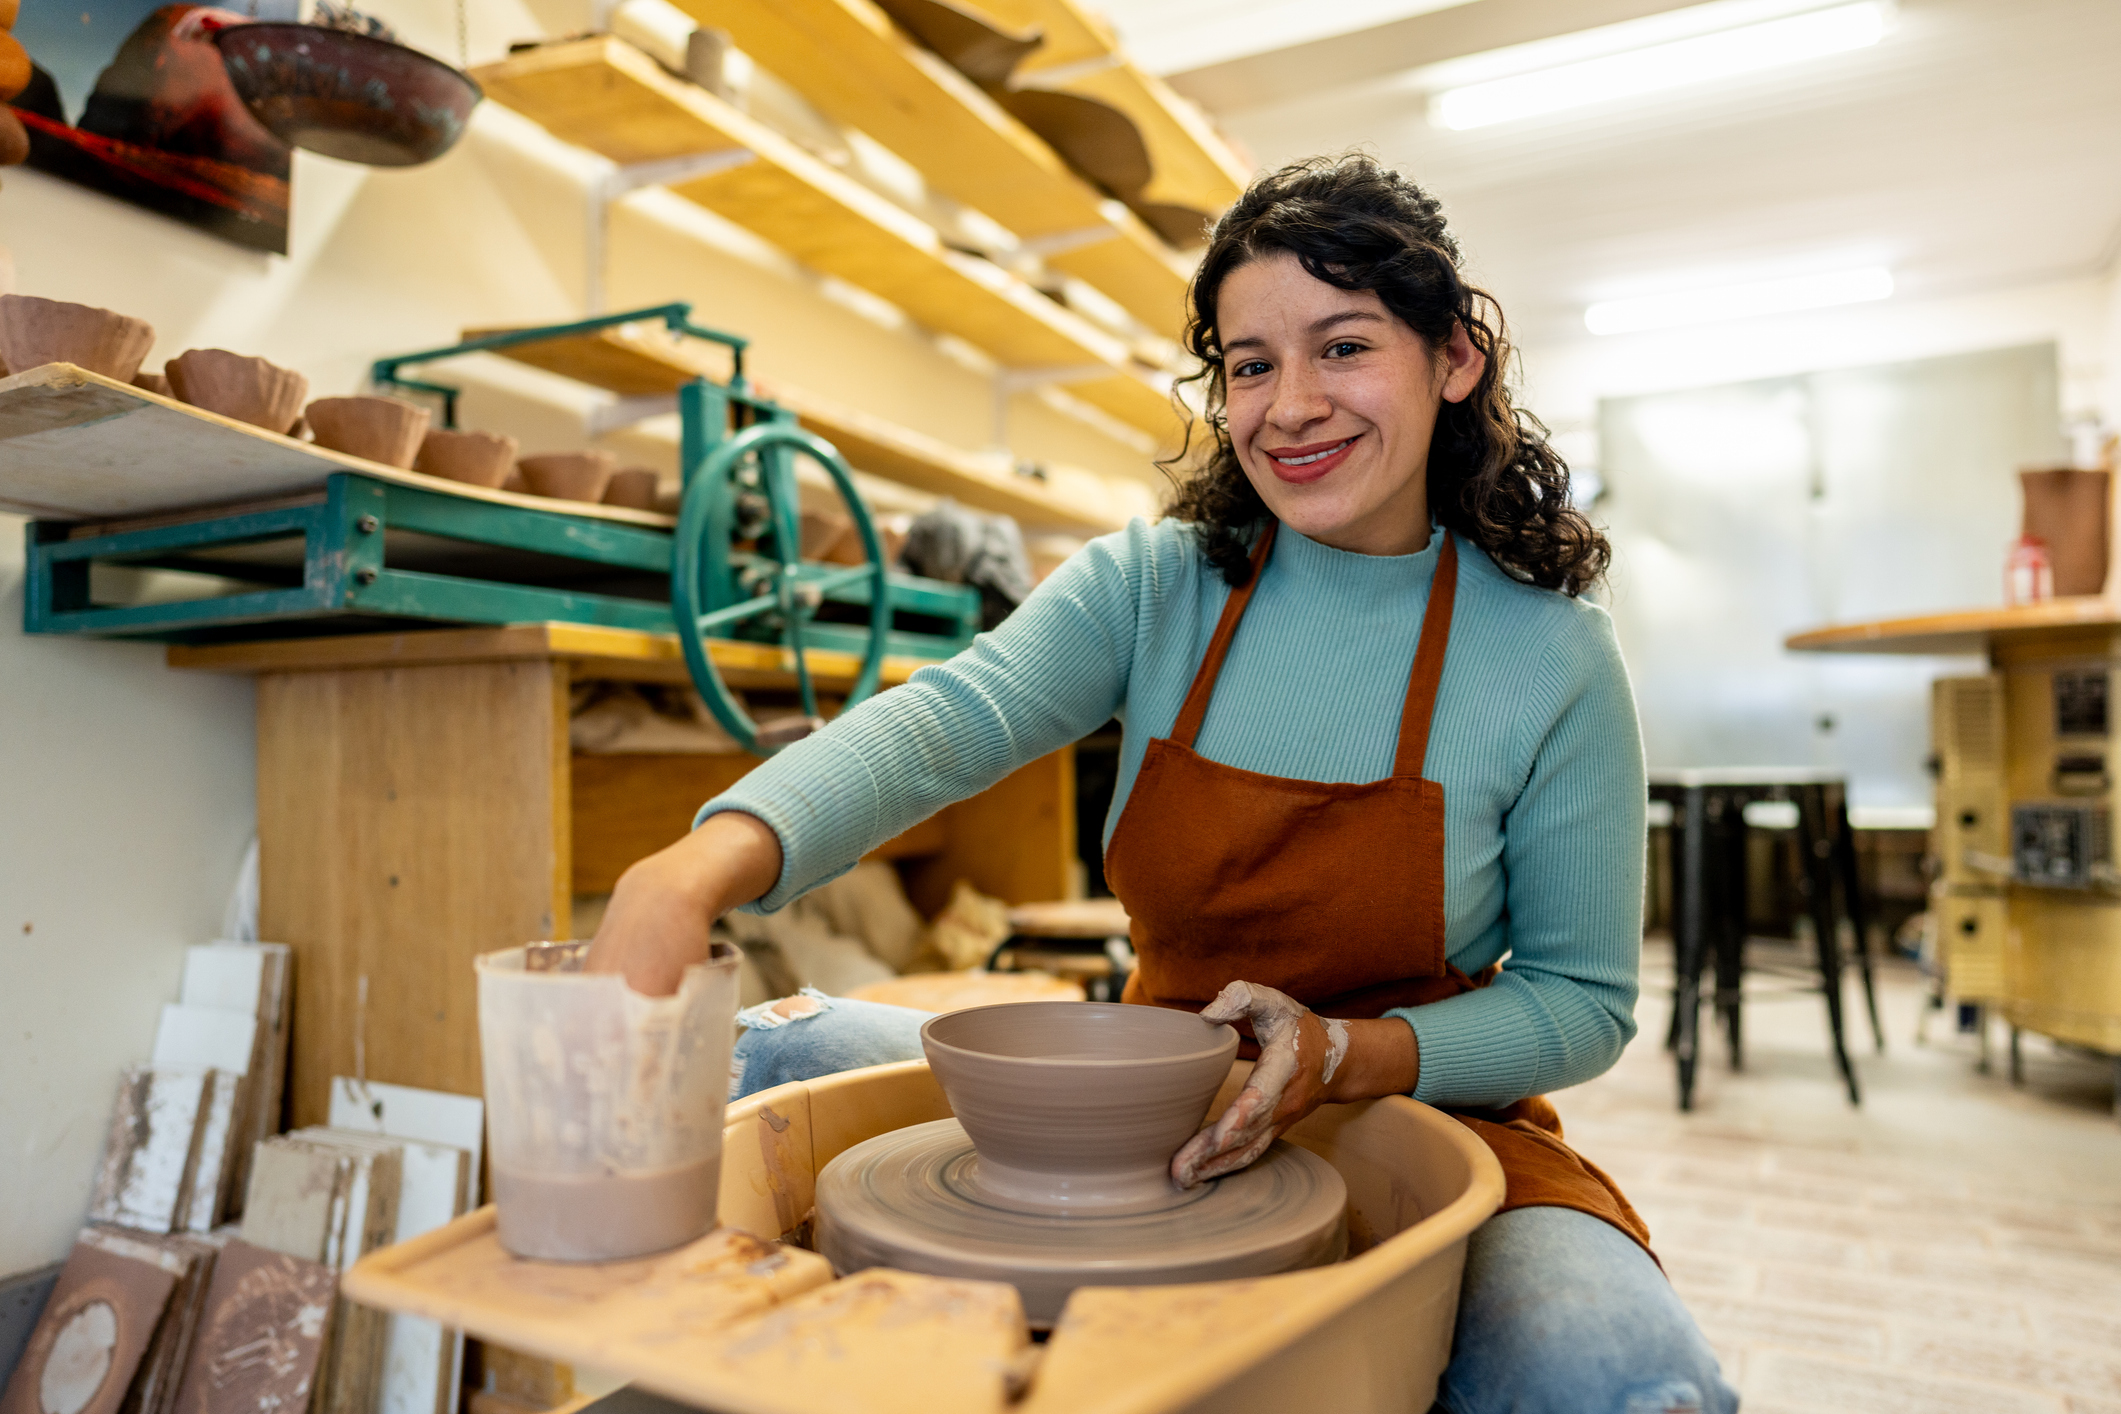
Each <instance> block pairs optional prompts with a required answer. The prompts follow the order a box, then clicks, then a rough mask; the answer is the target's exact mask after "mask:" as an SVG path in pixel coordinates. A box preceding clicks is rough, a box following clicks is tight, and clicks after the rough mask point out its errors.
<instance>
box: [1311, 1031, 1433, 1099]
mask: <svg viewBox="0 0 2121 1414" xmlns="http://www.w3.org/2000/svg"><path fill="white" fill-rule="evenodd" d="M1347 1027H1348V1053H1347V1055H1346V1056H1344V1057H1342V1058H1341V1062H1340V1067H1339V1069H1337V1070H1335V1071H1334V1072H1333V1079H1332V1080H1331V1082H1329V1083H1328V1084H1327V1086H1326V1098H1327V1099H1328V1100H1331V1101H1334V1102H1335V1103H1337V1104H1347V1103H1350V1102H1352V1101H1355V1100H1374V1099H1376V1098H1377V1097H1378V1096H1380V1095H1411V1094H1413V1093H1414V1086H1415V1083H1416V1082H1417V1081H1419V1080H1420V1079H1421V1048H1420V1047H1419V1046H1417V1045H1416V1044H1415V1041H1414V1028H1413V1027H1411V1026H1409V1025H1407V1023H1406V1022H1404V1021H1402V1020H1400V1019H1399V1018H1398V1017H1396V1016H1386V1017H1380V1018H1378V1019H1377V1020H1375V1021H1350V1022H1348V1023H1347Z"/></svg>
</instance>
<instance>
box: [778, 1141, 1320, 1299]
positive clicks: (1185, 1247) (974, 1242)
mask: <svg viewBox="0 0 2121 1414" xmlns="http://www.w3.org/2000/svg"><path fill="white" fill-rule="evenodd" d="M978 1162H979V1157H978V1155H977V1154H976V1153H975V1152H974V1151H973V1148H972V1141H971V1140H970V1139H969V1138H967V1137H966V1135H965V1130H964V1127H963V1126H962V1125H960V1124H959V1123H958V1122H957V1121H956V1120H954V1119H941V1120H936V1121H934V1122H932V1123H929V1124H916V1125H913V1126H911V1127H909V1128H906V1129H897V1130H893V1131H892V1132H891V1133H889V1134H880V1135H878V1136H877V1137H876V1138H874V1139H870V1140H866V1141H864V1142H863V1143H860V1144H857V1145H855V1146H854V1147H853V1148H852V1149H849V1150H847V1152H845V1153H843V1154H841V1155H840V1156H839V1157H838V1158H836V1159H834V1160H833V1161H832V1162H831V1163H829V1164H827V1165H825V1169H824V1172H822V1173H820V1174H819V1175H818V1178H817V1249H818V1251H819V1252H820V1253H822V1254H823V1255H824V1256H825V1258H826V1259H827V1260H829V1261H830V1262H831V1263H832V1265H833V1267H834V1269H835V1270H837V1271H839V1272H840V1273H841V1274H842V1275H845V1274H847V1273H850V1272H856V1271H860V1270H861V1269H863V1268H864V1267H896V1268H898V1269H900V1270H902V1271H909V1272H926V1273H928V1274H930V1275H933V1276H949V1277H967V1278H971V1279H974V1280H979V1281H1005V1282H1009V1283H1011V1284H1013V1285H1014V1286H1015V1287H1016V1288H1017V1290H1018V1291H1019V1292H1021V1293H1022V1295H1023V1299H1024V1314H1025V1315H1026V1316H1027V1317H1028V1318H1029V1319H1030V1320H1031V1322H1032V1324H1034V1325H1051V1324H1052V1323H1053V1322H1054V1321H1056V1320H1058V1319H1059V1317H1060V1310H1061V1307H1062V1305H1063V1304H1065V1303H1066V1301H1067V1299H1068V1293H1069V1292H1071V1291H1073V1290H1074V1289H1075V1288H1076V1287H1078V1286H1167V1285H1172V1284H1175V1283H1179V1282H1196V1281H1223V1280H1228V1279H1230V1278H1233V1277H1256V1276H1269V1275H1272V1274H1273V1273H1275V1272H1288V1271H1295V1270H1297V1269H1299V1268H1302V1267H1316V1266H1323V1265H1324V1264H1326V1263H1328V1262H1337V1261H1339V1260H1340V1259H1341V1258H1342V1257H1344V1256H1346V1255H1347V1247H1348V1226H1347V1205H1348V1190H1347V1185H1346V1184H1344V1183H1343V1182H1342V1181H1341V1177H1340V1173H1339V1172H1338V1171H1337V1170H1336V1169H1335V1168H1334V1167H1333V1166H1332V1165H1331V1164H1329V1163H1327V1162H1326V1161H1325V1160H1324V1159H1321V1158H1319V1157H1318V1156H1317V1155H1316V1154H1313V1153H1311V1152H1310V1151H1308V1150H1305V1149H1299V1148H1297V1147H1296V1146H1295V1145H1293V1144H1288V1143H1284V1142H1281V1141H1276V1143H1275V1145H1274V1147H1273V1148H1271V1149H1269V1150H1268V1151H1267V1153H1266V1156H1265V1157H1264V1158H1262V1159H1260V1160H1259V1161H1258V1162H1257V1163H1255V1164H1253V1165H1252V1166H1251V1167H1250V1168H1248V1169H1244V1170H1242V1171H1240V1172H1238V1173H1234V1174H1231V1175H1230V1176H1229V1177H1227V1178H1219V1179H1216V1180H1214V1181H1212V1182H1210V1183H1205V1184H1202V1185H1201V1186H1200V1187H1199V1188H1196V1189H1193V1190H1191V1191H1190V1192H1187V1193H1184V1194H1176V1195H1174V1200H1175V1201H1174V1202H1173V1204H1172V1205H1171V1206H1169V1207H1165V1208H1161V1209H1159V1210H1157V1211H1155V1212H1148V1213H1123V1214H1117V1215H1111V1216H1104V1215H1099V1214H1095V1213H1068V1214H1051V1213H1024V1212H1015V1211H1011V1210H1010V1209H1007V1208H1002V1207H997V1206H995V1205H994V1204H993V1203H992V1202H991V1201H990V1200H988V1199H987V1198H985V1197H984V1196H983V1195H981V1194H980V1193H979V1191H978V1189H977V1188H975V1187H974V1186H973V1184H972V1183H971V1181H970V1171H971V1167H972V1165H974V1164H976V1163H978Z"/></svg>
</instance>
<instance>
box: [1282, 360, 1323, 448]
mask: <svg viewBox="0 0 2121 1414" xmlns="http://www.w3.org/2000/svg"><path fill="white" fill-rule="evenodd" d="M1332 415H1333V400H1332V399H1331V398H1329V397H1327V396H1326V390H1325V385H1324V383H1322V382H1321V381H1320V380H1319V377H1318V373H1317V371H1316V370H1315V369H1313V368H1311V367H1310V366H1309V364H1308V363H1307V362H1305V361H1304V360H1301V359H1295V360H1291V366H1289V367H1287V368H1285V369H1284V370H1283V371H1282V374H1281V376H1280V377H1279V378H1277V379H1276V380H1275V382H1274V401H1273V403H1272V404H1270V405H1269V406H1268V408H1267V423H1268V425H1269V426H1271V427H1272V428H1273V429H1274V430H1275V431H1277V432H1281V433H1285V434H1286V433H1295V432H1299V431H1301V430H1302V429H1304V428H1306V427H1308V426H1310V425H1311V424H1312V423H1314V422H1323V421H1324V420H1325V419H1327V418H1329V417H1331V416H1332Z"/></svg>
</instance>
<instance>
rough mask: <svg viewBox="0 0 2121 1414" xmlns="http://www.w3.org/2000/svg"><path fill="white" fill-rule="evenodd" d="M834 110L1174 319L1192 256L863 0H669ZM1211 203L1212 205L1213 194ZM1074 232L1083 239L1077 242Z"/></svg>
mask: <svg viewBox="0 0 2121 1414" xmlns="http://www.w3.org/2000/svg"><path fill="white" fill-rule="evenodd" d="M677 6H678V8H679V9H680V10H683V11H684V12H685V13H687V14H688V15H690V16H691V17H692V18H694V19H696V20H698V21H699V22H700V23H701V24H703V25H708V26H711V27H713V28H716V29H721V30H726V31H728V33H729V34H730V36H731V38H733V39H734V40H735V41H736V45H737V47H738V48H739V49H742V50H743V51H744V52H745V53H746V54H748V55H750V56H751V57H752V58H753V59H756V60H757V61H758V62H759V63H760V64H762V65H764V66H765V67H766V68H767V69H769V70H771V71H772V72H773V73H774V74H775V75H776V76H777V77H779V78H780V79H781V80H782V81H784V82H786V83H789V84H792V85H794V86H795V87H796V88H797V89H798V90H799V91H800V92H801V93H802V94H803V96H804V97H805V98H807V99H809V100H810V102H812V103H813V104H815V105H816V106H817V107H818V109H819V110H820V111H821V112H823V113H824V114H825V115H826V116H827V117H829V118H831V119H833V120H834V121H835V122H838V123H842V124H845V125H846V126H848V127H850V128H858V129H860V130H861V131H862V132H864V133H867V134H868V135H869V136H870V137H873V138H875V139H876V140H877V141H878V142H880V143H882V144H883V145H884V146H886V147H888V148H890V149H891V150H892V151H893V152H895V153H897V154H898V155H899V156H900V157H902V158H904V159H905V160H906V161H907V162H910V163H911V164H913V166H914V167H916V168H917V169H919V171H920V173H921V175H922V176H923V177H924V178H926V179H927V181H928V184H929V185H930V186H931V187H932V188H934V189H935V190H936V191H939V192H941V193H943V194H944V195H946V196H948V197H950V198H951V199H953V200H955V201H959V202H962V203H963V204H964V205H966V206H970V207H972V208H974V209H975V210H978V211H981V212H983V213H985V214H986V215H988V216H990V217H992V218H993V219H994V220H996V221H998V222H1000V223H1001V224H1002V225H1004V226H1006V227H1008V228H1009V229H1010V230H1011V231H1013V232H1015V233H1016V234H1017V235H1018V236H1020V237H1023V238H1024V239H1026V240H1028V241H1030V242H1031V243H1032V245H1033V248H1034V249H1036V248H1038V246H1039V245H1040V244H1041V243H1047V244H1050V245H1051V246H1052V249H1051V251H1050V252H1049V253H1045V254H1043V256H1042V258H1043V259H1044V260H1045V262H1046V264H1047V265H1049V266H1051V267H1053V268H1054V269H1056V270H1060V271H1063V272H1065V273H1067V274H1070V275H1074V276H1076V277H1078V278H1079V279H1082V280H1084V281H1086V282H1088V283H1089V284H1091V285H1094V286H1096V287H1097V288H1098V289H1099V290H1102V291H1103V292H1104V293H1105V294H1107V295H1109V296H1110V297H1111V298H1112V299H1113V300H1115V301H1117V302H1118V303H1119V304H1120V305H1121V306H1122V307H1123V308H1125V309H1126V310H1127V312H1128V313H1130V314H1132V315H1133V316H1134V317H1135V318H1137V319H1139V320H1141V321H1142V323H1143V324H1145V325H1147V326H1148V327H1149V328H1151V329H1153V330H1155V331H1156V332H1157V333H1158V334H1161V335H1163V336H1164V337H1166V338H1171V339H1175V338H1177V337H1178V336H1179V334H1180V332H1181V331H1182V329H1183V327H1184V323H1185V293H1186V281H1187V279H1188V277H1189V276H1190V274H1191V270H1192V265H1191V262H1190V261H1188V260H1186V259H1184V258H1183V257H1181V256H1179V255H1178V253H1177V252H1175V251H1173V250H1172V249H1171V248H1170V247H1169V246H1168V245H1166V244H1165V243H1164V241H1163V240H1162V239H1161V238H1160V237H1159V236H1158V235H1157V234H1156V232H1155V231H1153V230H1151V229H1150V228H1149V226H1148V225H1147V224H1146V223H1144V222H1143V221H1142V220H1141V218H1140V217H1138V216H1136V215H1135V214H1134V213H1133V212H1131V211H1129V210H1128V209H1127V208H1126V206H1125V205H1123V204H1122V203H1120V202H1116V201H1113V200H1111V199H1110V198H1108V197H1105V196H1103V195H1102V194H1101V193H1099V192H1098V191H1097V190H1095V189H1094V188H1093V187H1092V186H1091V185H1090V184H1089V183H1088V182H1085V181H1084V180H1083V179H1082V178H1081V177H1079V176H1077V175H1076V174H1075V173H1074V172H1072V171H1071V170H1069V167H1068V164H1067V163H1066V162H1065V161H1064V160H1063V159H1062V158H1061V156H1060V154H1059V153H1057V152H1055V151H1054V150H1053V149H1052V147H1051V146H1049V145H1048V144H1047V143H1046V141H1045V140H1044V139H1043V138H1041V137H1039V136H1038V134H1036V133H1034V132H1032V131H1031V130H1030V129H1029V128H1028V127H1026V126H1025V125H1024V124H1023V123H1021V122H1019V121H1018V120H1017V119H1016V118H1015V117H1013V116H1012V115H1011V114H1010V113H1008V112H1007V111H1006V110H1005V109H1004V108H1003V107H1002V106H1001V105H1000V104H998V103H996V102H995V101H994V100H993V99H992V98H990V97H988V96H987V94H985V93H984V92H982V91H981V90H980V88H979V87H978V86H977V85H976V84H974V83H973V82H972V81H971V80H970V79H968V78H966V77H965V76H964V75H963V74H961V73H959V72H958V71H957V70H956V69H954V68H952V67H951V66H950V65H949V64H948V63H946V62H945V61H944V60H942V59H941V58H939V57H937V56H936V55H935V54H934V53H932V52H930V51H929V50H928V49H926V48H924V47H923V46H922V45H920V44H919V43H918V42H916V41H915V40H913V39H912V38H911V37H909V36H908V35H906V34H905V33H904V32H903V31H901V30H900V29H899V28H898V27H897V26H896V25H894V24H892V22H891V20H890V19H889V17H888V16H886V15H885V13H884V12H883V10H881V9H879V8H878V7H877V6H875V5H874V4H871V3H870V0H677ZM1218 209H1220V208H1218ZM1078 240H1081V241H1083V243H1082V244H1076V243H1075V242H1076V241H1078Z"/></svg>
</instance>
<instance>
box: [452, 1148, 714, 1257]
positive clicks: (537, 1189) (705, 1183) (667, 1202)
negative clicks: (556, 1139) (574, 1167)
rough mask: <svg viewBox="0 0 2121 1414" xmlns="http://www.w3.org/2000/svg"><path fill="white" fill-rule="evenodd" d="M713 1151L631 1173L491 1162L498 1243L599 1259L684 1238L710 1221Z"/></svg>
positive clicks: (533, 1252) (526, 1251)
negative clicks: (547, 1170) (527, 1168)
mask: <svg viewBox="0 0 2121 1414" xmlns="http://www.w3.org/2000/svg"><path fill="white" fill-rule="evenodd" d="M721 1174H722V1156H721V1154H720V1153H719V1152H717V1153H715V1154H714V1155H713V1156H712V1157H710V1158H706V1159H701V1160H699V1161H698V1162H696V1163H690V1164H679V1165H677V1166H675V1167H673V1168H666V1169H648V1170H645V1171H642V1172H637V1173H611V1174H566V1175H554V1174H533V1173H522V1172H518V1171H516V1170H513V1169H509V1168H504V1167H503V1166H502V1165H500V1164H495V1165H494V1166H493V1195H494V1201H495V1202H496V1203H497V1204H498V1205H499V1217H500V1238H501V1245H502V1246H503V1247H506V1248H507V1249H508V1250H509V1251H511V1252H513V1253H515V1254H516V1255H517V1256H518V1257H530V1258H534V1259H537V1260H540V1261H547V1262H604V1261H611V1260H614V1259H617V1258H623V1257H639V1256H645V1255H647V1254H649V1253H651V1252H661V1251H664V1250H666V1249H668V1248H672V1247H676V1246H679V1245H681V1244H683V1243H686V1242H690V1241H692V1240H693V1239H694V1238H696V1237H699V1236H700V1235H701V1234H703V1233H705V1232H706V1231H707V1229H709V1228H711V1227H713V1226H714V1213H715V1195H716V1193H717V1191H718V1190H719V1187H720V1183H721Z"/></svg>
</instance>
